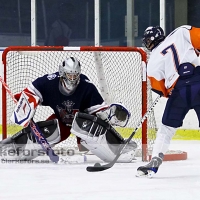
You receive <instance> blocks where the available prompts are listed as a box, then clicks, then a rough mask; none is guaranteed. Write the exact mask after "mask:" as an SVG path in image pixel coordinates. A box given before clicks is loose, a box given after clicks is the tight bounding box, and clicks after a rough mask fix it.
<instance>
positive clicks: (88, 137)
mask: <svg viewBox="0 0 200 200" xmlns="http://www.w3.org/2000/svg"><path fill="white" fill-rule="evenodd" d="M71 132H72V133H73V134H74V135H76V136H77V137H80V138H81V144H82V145H83V146H84V147H86V148H87V149H88V150H90V151H91V152H92V153H93V154H95V155H96V156H97V157H99V158H100V159H101V160H103V161H104V162H110V161H112V160H113V159H114V158H115V156H116V154H117V153H118V150H119V147H120V145H121V144H124V142H125V140H124V138H123V137H122V136H121V135H120V134H119V133H118V132H117V131H116V130H115V129H114V128H113V127H112V126H111V125H110V124H109V123H107V122H105V121H103V120H102V119H100V118H99V117H96V116H93V115H89V114H85V113H76V115H75V118H74V121H73V124H72V128H71ZM136 148H137V144H136V143H135V142H134V141H131V142H130V143H129V144H128V145H127V146H126V147H125V148H124V150H123V153H122V154H121V156H120V157H119V159H118V162H131V161H132V160H133V159H134V155H135V149H136Z"/></svg>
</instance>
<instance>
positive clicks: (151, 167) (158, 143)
mask: <svg viewBox="0 0 200 200" xmlns="http://www.w3.org/2000/svg"><path fill="white" fill-rule="evenodd" d="M189 91H190V86H189V87H188V88H182V89H175V90H174V91H173V92H172V95H171V96H170V97H169V99H168V101H167V103H166V107H165V110H164V114H163V118H162V124H161V126H160V127H159V129H158V132H157V134H156V140H155V143H154V146H153V152H152V160H151V161H150V163H148V164H147V165H145V166H141V167H139V168H138V169H137V175H136V176H143V175H147V176H148V177H152V176H153V175H154V174H155V173H157V171H158V168H159V166H160V165H161V164H162V160H163V157H164V154H165V153H166V152H167V150H168V147H169V145H170V142H171V139H172V137H173V135H174V134H175V132H176V128H177V127H180V126H181V125H182V123H183V119H184V117H185V115H186V114H187V112H188V111H189V109H190V104H189V102H190V100H189V99H188V98H189V95H188V94H187V93H188V92H189Z"/></svg>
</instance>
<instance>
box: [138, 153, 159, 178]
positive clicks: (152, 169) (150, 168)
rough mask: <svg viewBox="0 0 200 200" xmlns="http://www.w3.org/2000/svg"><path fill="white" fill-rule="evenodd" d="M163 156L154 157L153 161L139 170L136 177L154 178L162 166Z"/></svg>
mask: <svg viewBox="0 0 200 200" xmlns="http://www.w3.org/2000/svg"><path fill="white" fill-rule="evenodd" d="M162 158H163V154H162V155H161V156H160V155H159V157H153V158H152V159H151V161H150V162H149V163H148V164H147V165H145V166H141V167H139V168H138V169H137V174H136V177H142V176H146V177H148V178H152V177H153V176H154V175H155V174H156V173H157V171H158V168H159V166H160V165H161V164H162Z"/></svg>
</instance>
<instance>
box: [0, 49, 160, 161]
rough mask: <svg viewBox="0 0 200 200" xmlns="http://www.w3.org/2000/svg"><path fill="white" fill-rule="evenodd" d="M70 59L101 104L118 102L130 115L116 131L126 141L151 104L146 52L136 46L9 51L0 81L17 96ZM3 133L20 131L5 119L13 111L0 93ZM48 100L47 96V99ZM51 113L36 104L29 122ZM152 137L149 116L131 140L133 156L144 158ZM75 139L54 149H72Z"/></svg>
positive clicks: (12, 104)
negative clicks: (94, 89) (134, 149)
mask: <svg viewBox="0 0 200 200" xmlns="http://www.w3.org/2000/svg"><path fill="white" fill-rule="evenodd" d="M70 56H75V57H77V59H78V60H79V61H80V63H81V66H82V67H81V70H82V73H83V74H86V75H87V76H88V78H89V79H90V80H91V82H93V83H94V84H95V85H96V86H97V88H98V90H99V91H100V93H101V94H102V96H103V98H104V100H105V101H106V102H108V103H110V102H121V103H123V104H124V105H125V106H126V107H127V108H128V109H129V110H130V112H131V118H130V121H129V123H128V125H127V127H125V128H116V129H117V130H118V131H119V132H120V134H121V135H122V136H123V137H125V138H128V137H129V136H130V134H131V133H132V132H133V131H134V129H135V128H136V126H137V124H138V122H139V121H140V119H141V118H142V115H144V114H145V112H146V110H147V108H148V106H149V105H150V104H151V102H152V97H151V92H150V88H149V86H148V84H147V80H146V73H145V70H144V69H145V62H146V54H145V52H144V51H143V50H142V49H140V48H136V47H9V48H7V49H6V50H5V51H4V52H3V63H4V77H3V78H4V80H5V82H6V83H7V84H8V86H9V88H10V89H11V91H12V93H13V94H15V93H18V92H20V91H22V90H23V89H24V88H25V87H27V86H28V85H29V84H30V83H31V82H32V81H33V80H34V79H36V78H38V77H40V76H43V75H44V74H51V73H54V72H56V71H58V66H59V65H60V64H61V63H62V62H63V60H64V59H66V58H67V57H70ZM2 92H3V93H2V103H3V106H2V115H1V117H2V132H3V137H4V138H5V137H7V136H8V135H10V134H14V133H16V132H17V131H19V130H20V129H21V127H18V126H16V125H14V124H13V123H12V122H11V121H10V116H11V113H12V111H13V109H14V107H15V104H14V102H13V100H12V99H11V98H10V97H9V95H6V91H5V89H2ZM49 98H51V97H49ZM52 113H53V111H52V110H51V108H49V107H43V106H39V107H38V108H37V111H36V114H35V116H34V120H35V121H36V122H37V121H41V120H45V119H46V118H47V117H48V116H49V115H51V114H52ZM155 133H156V123H155V119H154V114H153V112H152V113H151V115H150V117H148V119H147V120H146V121H145V122H144V123H143V125H142V128H140V129H139V130H138V131H137V133H136V134H135V136H134V138H133V139H134V141H136V142H137V144H138V151H137V155H140V156H142V157H143V160H146V159H147V155H148V152H149V151H151V149H152V144H153V142H154V138H155ZM76 146H77V144H76V138H75V136H73V135H71V136H70V137H69V138H68V139H67V140H66V141H64V142H62V143H60V144H58V145H57V147H59V148H72V147H76Z"/></svg>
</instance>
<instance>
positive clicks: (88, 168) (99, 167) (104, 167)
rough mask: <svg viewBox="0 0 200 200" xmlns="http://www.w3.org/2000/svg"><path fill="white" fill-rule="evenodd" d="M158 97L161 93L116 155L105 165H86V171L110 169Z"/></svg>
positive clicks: (153, 105) (157, 98)
mask: <svg viewBox="0 0 200 200" xmlns="http://www.w3.org/2000/svg"><path fill="white" fill-rule="evenodd" d="M160 98H161V95H159V96H157V97H156V99H155V100H154V102H153V103H152V105H151V106H150V108H149V109H148V110H147V112H146V113H145V114H144V116H143V117H142V119H141V120H140V122H139V123H138V125H137V127H136V128H135V130H134V131H133V132H132V134H131V135H130V136H129V138H128V139H127V140H126V142H125V143H124V144H123V145H121V146H120V147H119V150H118V153H117V155H116V157H115V158H114V160H112V161H111V162H110V163H108V164H105V165H101V164H100V163H96V164H95V165H94V166H88V167H87V168H86V170H87V171H88V172H100V171H104V170H107V169H110V168H111V167H112V166H113V165H114V164H115V163H116V161H117V159H118V158H119V157H120V155H121V154H122V152H123V150H124V148H125V147H126V145H127V144H128V143H129V142H130V141H131V139H132V137H133V136H134V135H135V133H136V132H137V130H138V128H139V127H140V125H141V124H142V123H143V122H144V121H145V120H146V118H147V117H148V115H149V114H150V113H151V111H152V110H153V109H154V107H155V105H156V104H157V102H158V101H159V99H160Z"/></svg>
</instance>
